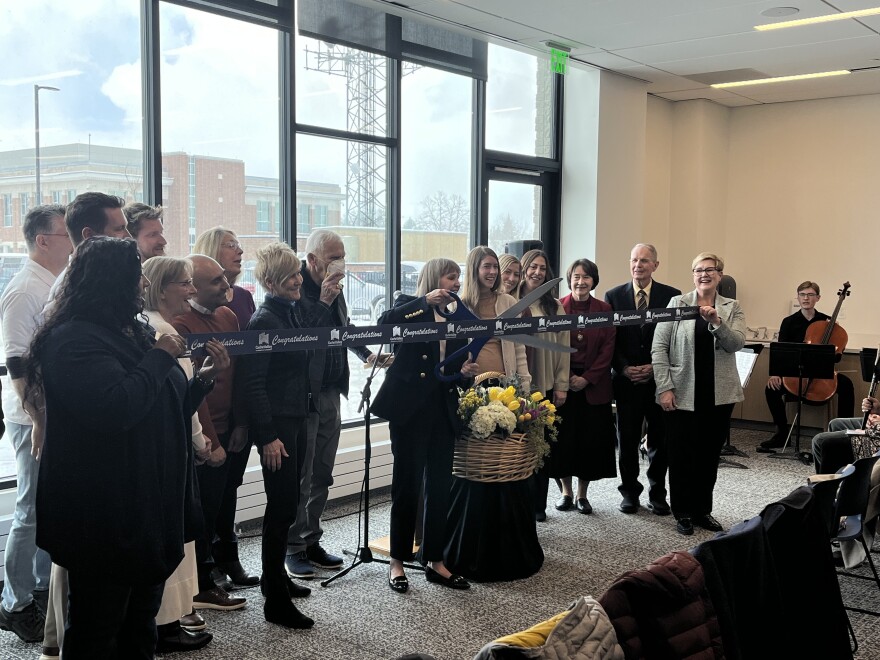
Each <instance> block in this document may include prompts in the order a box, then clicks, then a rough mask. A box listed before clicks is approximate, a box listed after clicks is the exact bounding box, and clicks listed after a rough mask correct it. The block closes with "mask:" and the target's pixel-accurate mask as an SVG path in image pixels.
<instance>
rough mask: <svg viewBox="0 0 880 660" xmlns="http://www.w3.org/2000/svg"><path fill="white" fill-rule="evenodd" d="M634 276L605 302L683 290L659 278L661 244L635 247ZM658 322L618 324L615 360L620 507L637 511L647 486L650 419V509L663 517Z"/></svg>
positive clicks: (661, 297) (635, 305) (662, 302)
mask: <svg viewBox="0 0 880 660" xmlns="http://www.w3.org/2000/svg"><path fill="white" fill-rule="evenodd" d="M629 265H630V273H631V274H632V280H631V281H630V282H627V283H626V284H621V285H620V286H616V287H614V288H613V289H610V290H609V291H608V293H606V294H605V302H607V303H608V304H609V305H611V308H612V309H613V310H614V311H615V312H618V311H627V310H636V309H652V308H659V307H666V306H667V305H668V304H669V301H670V299H671V298H672V296H677V295H680V294H681V291H679V290H678V289H675V288H673V287H671V286H667V285H665V284H661V283H660V282H655V281H654V279H653V274H654V271H655V270H657V267H658V266H659V265H660V261H659V260H658V259H657V248H655V247H654V246H653V245H650V244H647V243H639V244H637V245H636V246H635V247H633V249H632V251H631V252H630V260H629ZM654 328H655V326H654V324H652V323H647V324H645V325H642V326H632V325H630V326H618V328H617V338H616V341H615V344H614V358H613V360H612V362H611V366H612V370H613V372H614V377H613V379H612V384H613V386H614V400H615V402H616V405H617V437H618V450H619V457H618V461H619V466H620V486H618V488H617V489H618V490H619V491H620V494H621V495H622V496H623V499H622V501H621V503H620V510H621V511H622V512H623V513H635V512H636V511H638V509H639V495H641V493H642V491H643V490H644V486H643V485H642V484H641V482H640V481H639V443H640V441H641V439H642V434H643V431H642V428H643V424H644V422H647V424H648V443H647V444H648V458H649V461H650V464H649V465H648V470H647V475H648V508H649V509H650V510H651V511H653V512H654V513H655V514H657V515H658V516H667V515H669V512H670V511H669V505H668V504H667V503H666V470H667V466H668V464H667V460H666V437H665V434H666V429H665V426H664V424H663V413H662V411H661V410H660V406H658V405H657V403H656V402H655V401H654V391H655V389H656V388H655V385H654V371H653V366H652V365H651V342H652V341H653V339H654Z"/></svg>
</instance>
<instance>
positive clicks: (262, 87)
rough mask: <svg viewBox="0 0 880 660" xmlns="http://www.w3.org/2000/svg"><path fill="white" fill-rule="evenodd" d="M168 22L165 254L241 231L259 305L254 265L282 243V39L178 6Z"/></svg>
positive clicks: (246, 281)
mask: <svg viewBox="0 0 880 660" xmlns="http://www.w3.org/2000/svg"><path fill="white" fill-rule="evenodd" d="M160 17H161V36H160V38H161V43H162V58H161V76H162V78H161V80H162V178H163V185H162V205H163V206H164V207H166V211H165V238H166V240H167V241H168V246H167V247H166V252H167V253H168V254H171V255H183V254H188V253H189V252H190V250H191V248H192V245H193V243H194V242H195V239H196V237H197V236H199V235H200V234H201V233H203V232H204V231H206V230H207V229H210V228H211V227H215V226H217V225H222V226H223V227H226V228H227V229H230V230H232V231H234V232H235V233H236V234H237V235H238V238H239V241H240V242H241V244H242V249H243V250H244V255H243V262H242V265H243V268H242V274H241V276H240V277H239V279H238V281H237V282H236V283H237V284H239V285H241V286H244V287H245V288H247V289H249V290H250V291H251V292H252V293H254V298H255V301H256V303H257V304H259V303H260V302H261V299H262V296H263V291H262V287H260V286H259V285H257V284H256V282H255V280H254V277H253V271H254V266H255V261H254V259H253V255H254V252H255V251H256V249H257V248H258V247H260V246H262V245H265V244H266V243H269V242H271V241H274V240H278V237H279V235H280V218H279V215H278V214H279V205H278V201H279V180H278V172H279V166H278V139H279V138H278V126H279V119H278V34H277V32H276V31H275V30H272V29H270V28H266V27H261V26H256V25H252V24H249V23H243V22H241V21H236V20H233V19H230V18H224V17H221V16H216V15H213V14H209V13H206V12H202V11H197V10H194V9H188V8H183V7H179V6H177V5H171V4H162V5H161V14H160ZM208 118H210V120H208Z"/></svg>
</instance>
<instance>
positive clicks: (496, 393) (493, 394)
mask: <svg viewBox="0 0 880 660" xmlns="http://www.w3.org/2000/svg"><path fill="white" fill-rule="evenodd" d="M503 392H504V390H502V389H501V388H500V387H490V388H489V401H499V400H500V399H501V394H502V393H503Z"/></svg>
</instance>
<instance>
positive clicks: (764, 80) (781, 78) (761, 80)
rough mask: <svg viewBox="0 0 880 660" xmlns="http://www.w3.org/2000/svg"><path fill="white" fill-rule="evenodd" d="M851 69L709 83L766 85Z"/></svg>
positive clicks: (834, 73)
mask: <svg viewBox="0 0 880 660" xmlns="http://www.w3.org/2000/svg"><path fill="white" fill-rule="evenodd" d="M849 73H852V71H848V70H847V69H843V70H841V71H822V72H821V73H802V74H799V75H797V76H779V77H777V78H758V79H757V80H739V81H737V82H728V83H717V84H715V85H711V86H712V87H714V88H715V89H727V88H728V87H745V86H746V85H766V84H767V83H778V82H791V81H793V80H808V79H809V78H827V77H828V76H845V75H847V74H849Z"/></svg>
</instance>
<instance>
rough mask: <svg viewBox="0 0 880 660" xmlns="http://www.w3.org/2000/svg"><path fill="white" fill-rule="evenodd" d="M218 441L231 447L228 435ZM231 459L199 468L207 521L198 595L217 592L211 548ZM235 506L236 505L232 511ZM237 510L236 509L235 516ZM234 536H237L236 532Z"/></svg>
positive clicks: (199, 542)
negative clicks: (219, 464) (211, 590)
mask: <svg viewBox="0 0 880 660" xmlns="http://www.w3.org/2000/svg"><path fill="white" fill-rule="evenodd" d="M218 441H219V442H220V444H221V445H223V448H224V449H225V448H226V447H227V446H229V434H228V433H224V434H223V435H221V436H220V437H219V438H218ZM229 468H230V457H229V456H227V457H226V461H225V462H224V463H223V465H221V466H219V467H209V466H208V465H207V464H203V465H197V466H196V477H197V478H198V480H199V499H200V502H201V505H202V519H203V520H204V523H205V527H204V530H205V531H204V534H202V536H200V537H199V538H197V539H196V571H197V573H198V578H199V591H207V590H209V589H213V588H214V581H213V580H212V579H211V571H212V570H213V568H214V564H215V557H214V555H213V552H212V549H211V546H212V544H213V542H214V535H215V533H216V532H217V525H218V520H219V519H220V510H221V508H222V506H223V503H224V496H225V493H226V487H227V482H228V481H229V479H230V469H229ZM234 506H235V504H234V503H233V507H234ZM234 515H235V509H234V508H233V516H234ZM233 534H234V532H233Z"/></svg>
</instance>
